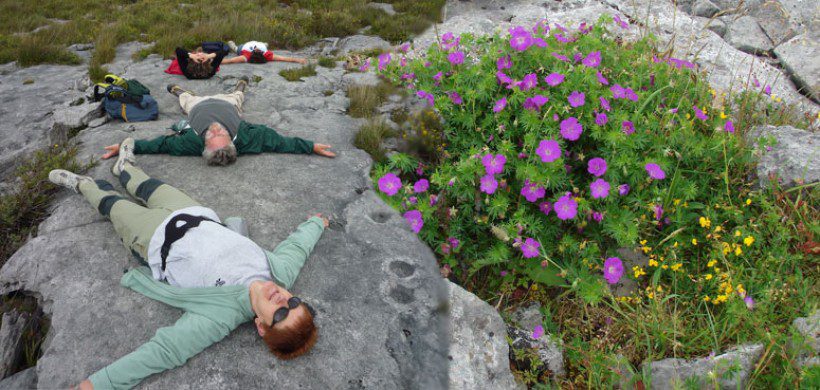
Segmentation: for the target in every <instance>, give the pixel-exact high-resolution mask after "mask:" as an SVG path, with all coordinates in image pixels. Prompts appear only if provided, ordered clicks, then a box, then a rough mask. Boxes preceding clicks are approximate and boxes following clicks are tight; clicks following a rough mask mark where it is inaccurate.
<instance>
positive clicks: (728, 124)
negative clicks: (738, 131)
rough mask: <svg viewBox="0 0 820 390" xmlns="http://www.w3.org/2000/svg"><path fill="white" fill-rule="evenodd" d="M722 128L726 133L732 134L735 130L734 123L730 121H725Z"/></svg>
mask: <svg viewBox="0 0 820 390" xmlns="http://www.w3.org/2000/svg"><path fill="white" fill-rule="evenodd" d="M723 130H726V132H727V133H732V134H734V132H735V124H734V123H732V121H726V124H725V125H723Z"/></svg>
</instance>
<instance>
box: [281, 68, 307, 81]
mask: <svg viewBox="0 0 820 390" xmlns="http://www.w3.org/2000/svg"><path fill="white" fill-rule="evenodd" d="M279 75H280V76H282V77H284V78H285V80H287V81H302V78H303V77H310V76H316V66H315V65H307V66H301V67H298V68H290V69H284V70H281V71H279Z"/></svg>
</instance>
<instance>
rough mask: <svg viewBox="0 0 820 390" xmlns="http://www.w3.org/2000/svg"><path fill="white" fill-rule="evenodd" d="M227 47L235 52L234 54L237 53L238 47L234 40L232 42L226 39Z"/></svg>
mask: <svg viewBox="0 0 820 390" xmlns="http://www.w3.org/2000/svg"><path fill="white" fill-rule="evenodd" d="M228 47H230V48H231V51H232V52H234V53H236V54H239V48H238V47H237V46H236V42H234V41H228Z"/></svg>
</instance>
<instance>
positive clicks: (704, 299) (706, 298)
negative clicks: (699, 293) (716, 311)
mask: <svg viewBox="0 0 820 390" xmlns="http://www.w3.org/2000/svg"><path fill="white" fill-rule="evenodd" d="M703 301H704V302H709V301H711V298H709V296H708V295H707V296H705V297H703Z"/></svg>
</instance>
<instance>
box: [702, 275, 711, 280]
mask: <svg viewBox="0 0 820 390" xmlns="http://www.w3.org/2000/svg"><path fill="white" fill-rule="evenodd" d="M703 278H704V279H706V280H712V274H706V276H704V277H703Z"/></svg>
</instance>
